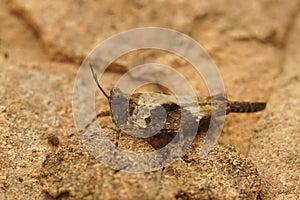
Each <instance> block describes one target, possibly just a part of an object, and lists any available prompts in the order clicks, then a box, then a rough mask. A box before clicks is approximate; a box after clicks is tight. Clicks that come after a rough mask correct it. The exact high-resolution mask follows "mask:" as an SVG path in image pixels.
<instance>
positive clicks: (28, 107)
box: [0, 0, 300, 199]
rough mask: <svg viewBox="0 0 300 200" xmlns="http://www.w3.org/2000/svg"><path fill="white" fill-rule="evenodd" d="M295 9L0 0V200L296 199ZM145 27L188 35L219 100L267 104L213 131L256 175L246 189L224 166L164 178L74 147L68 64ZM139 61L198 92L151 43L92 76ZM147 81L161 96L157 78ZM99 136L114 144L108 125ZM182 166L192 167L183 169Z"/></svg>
mask: <svg viewBox="0 0 300 200" xmlns="http://www.w3.org/2000/svg"><path fill="white" fill-rule="evenodd" d="M298 13H299V1H296V0H288V1H284V0H253V1H237V0H224V1H221V0H212V1H199V0H191V1H183V0H176V1H166V0H154V1H150V0H149V1H148V0H144V1H137V0H134V1H129V0H119V1H109V0H103V1H95V0H87V1H83V0H75V1H71V0H65V1H58V0H55V1H48V0H46V1H38V0H22V1H21V0H0V71H1V74H0V82H1V84H0V93H1V99H0V152H1V154H0V199H21V197H26V198H27V199H31V198H36V199H82V198H87V199H88V198H90V199H97V198H99V199H118V197H121V196H122V197H125V198H127V199H133V198H135V197H144V198H145V199H154V198H157V199H164V198H173V199H197V198H201V199H210V198H213V199H256V198H258V197H259V198H261V199H296V197H297V196H299V195H300V188H299V185H300V184H299V180H300V177H299V174H300V166H299V163H300V162H299V158H296V157H299V156H298V155H299V153H300V152H299V149H300V148H299V146H297V144H299V141H300V139H299V134H298V135H296V132H297V131H299V128H294V127H297V126H296V125H297V124H298V125H299V121H300V120H299V118H298V115H299V113H300V112H299V109H298V103H299V93H300V91H298V89H296V88H299V87H296V85H297V84H298V85H299V80H300V78H299V77H300V76H299V66H297V65H299V59H300V54H299V44H300V43H299V42H300V38H299V35H300V34H299V33H300V18H299V15H298ZM149 26H154V27H162V28H170V29H174V30H176V31H179V32H182V33H184V34H187V35H188V36H190V37H192V38H193V39H194V40H195V41H197V42H198V43H200V44H201V45H202V47H203V48H204V49H205V50H206V51H207V53H208V54H209V55H210V56H211V58H212V59H213V60H214V62H215V63H216V65H217V66H218V69H219V70H220V73H221V75H222V78H223V81H224V84H225V89H226V92H227V95H228V98H229V99H231V100H242V101H267V102H268V109H267V111H265V112H262V113H255V114H251V115H247V114H246V115H238V114H232V115H230V116H228V117H227V118H226V123H225V126H224V129H223V134H222V136H221V138H220V139H219V144H220V145H221V146H222V148H223V147H224V148H225V147H226V148H227V147H228V146H230V147H228V148H229V149H230V148H234V149H235V150H234V153H233V154H234V155H237V157H238V158H235V159H236V160H233V161H232V162H233V163H237V162H239V163H242V164H241V165H239V166H244V167H245V166H246V167H245V169H246V168H247V166H248V165H249V166H250V165H251V166H252V164H253V167H254V169H255V170H254V171H255V173H257V171H258V174H257V177H255V178H253V177H252V178H253V179H251V178H248V180H250V179H251V181H252V182H251V181H250V182H247V184H248V185H247V184H246V183H245V180H244V179H242V178H241V177H242V176H245V177H248V175H249V174H251V173H252V172H251V173H250V172H249V174H246V175H241V174H240V173H238V175H237V176H234V175H233V174H234V172H231V173H233V174H230V173H229V172H228V174H227V175H228V176H225V178H224V177H223V178H220V179H217V178H216V180H214V181H215V182H214V181H212V179H209V178H208V179H206V178H207V177H209V176H208V175H207V174H206V173H204V174H205V175H203V174H202V173H200V174H198V175H195V174H197V173H196V169H194V168H193V167H191V166H190V165H184V167H183V168H184V169H185V170H183V171H180V170H179V171H176V170H175V168H176V167H178V166H181V165H180V164H178V165H177V164H175V167H174V168H172V166H171V167H170V168H171V169H170V170H171V171H172V173H171V172H170V173H169V174H168V175H161V172H159V173H156V174H154V175H153V174H150V175H145V176H144V177H143V178H141V177H140V176H142V175H129V174H126V173H125V174H123V173H117V172H115V171H114V170H109V169H107V168H105V167H103V166H101V164H99V163H97V162H96V161H95V160H94V158H92V157H91V156H90V155H89V154H88V152H86V150H84V147H83V146H82V145H81V143H80V140H79V137H78V133H77V131H76V127H75V125H74V122H73V119H72V105H71V103H72V91H73V83H74V80H75V77H76V73H77V70H78V69H79V67H80V64H81V63H82V61H83V60H84V59H85V58H86V56H88V55H89V53H90V52H91V50H92V49H93V48H95V47H96V46H97V45H98V44H99V43H100V42H102V41H104V40H105V39H107V38H109V37H111V36H113V35H114V34H117V33H120V32H122V31H126V30H129V29H132V28H139V27H149ZM116 48H118V47H117V46H116ZM149 62H158V63H161V64H165V65H168V66H172V67H173V68H175V69H176V70H177V71H178V72H180V73H181V74H183V75H184V76H185V77H186V78H187V79H188V80H189V82H190V83H191V85H192V86H193V88H194V90H195V91H196V93H197V95H198V96H207V95H208V93H207V89H206V87H205V84H204V83H203V81H202V78H201V76H195V71H194V69H193V68H192V67H191V65H190V64H189V63H188V62H187V61H185V60H184V59H182V58H180V57H178V56H175V55H172V54H170V53H167V52H163V51H158V50H144V51H134V52H132V53H130V54H127V55H124V56H122V57H120V58H119V59H118V60H116V61H115V62H114V63H112V64H111V65H110V67H109V69H108V70H107V72H106V73H105V75H104V76H103V77H102V79H101V80H100V82H101V84H102V85H103V87H104V88H105V90H106V91H109V90H110V89H111V88H112V87H113V85H114V83H115V82H116V81H117V80H118V79H119V78H120V77H121V76H122V74H123V73H125V72H127V71H128V70H130V69H131V68H133V67H134V66H136V65H138V64H143V63H149ZM150 89H151V90H153V91H162V92H166V91H165V90H164V88H162V87H157V86H152V87H150ZM297 91H298V92H297ZM96 101H97V104H98V107H99V110H101V109H104V110H105V109H107V108H108V107H107V106H108V105H107V102H106V99H105V98H104V97H103V96H101V94H100V93H97V100H96ZM100 105H106V107H105V106H104V107H103V106H102V107H100ZM286 110H289V111H288V112H286ZM104 122H107V123H109V120H105V119H104ZM298 127H299V126H298ZM109 137H110V139H111V140H113V141H114V142H116V141H117V140H118V138H116V137H115V132H114V131H112V133H111V135H110V136H109ZM119 143H120V145H122V144H123V145H124V148H129V147H130V145H133V144H134V143H135V142H132V143H130V142H129V141H128V140H127V139H126V138H125V139H124V138H123V139H122V138H121V139H120V141H119ZM126 145H128V146H129V147H128V146H127V147H126ZM129 149H130V148H129ZM226 151H227V150H226ZM226 151H225V150H224V152H226ZM228 151H229V150H228ZM70 152H71V153H70ZM72 152H73V153H72ZM74 152H75V153H74ZM82 152H83V153H82ZM220 152H223V150H222V151H221V150H220ZM231 154H232V152H231V151H230V152H229V153H228V152H227V154H226V155H231ZM222 155H223V154H222ZM224 155H225V154H224ZM240 156H241V157H242V158H243V159H245V160H243V159H242V160H240V159H241V158H240ZM213 159H216V158H213ZM213 159H212V160H213ZM74 160H78V161H76V162H75V161H74ZM248 161H249V162H250V163H251V164H249V163H248ZM197 162H198V161H197ZM199 162H201V161H199ZM220 162H221V161H220ZM192 163H193V162H192ZM208 163H209V162H208ZM213 163H216V162H213ZM198 164H199V163H198ZM99 166H101V167H100V168H99ZM197 166H198V165H197ZM221 166H222V163H221V164H220V165H219V166H215V165H214V166H213V167H207V168H218V167H221ZM97 167H98V168H97ZM190 167H191V168H190ZM221 168H222V167H221ZM248 168H249V169H250V168H251V167H248ZM100 169H101V170H100ZM226 169H227V168H226ZM230 169H232V168H230ZM239 169H240V168H239ZM241 169H242V171H243V170H244V168H241ZM218 170H220V169H218ZM191 171H193V172H194V173H195V174H193V175H189V176H191V177H189V176H188V175H187V173H189V172H191ZM203 171H205V170H204V169H203ZM245 171H246V170H245ZM283 171H285V172H284V173H283ZM215 173H216V174H214V173H213V177H218V176H220V177H222V176H221V175H220V174H222V171H217V172H215ZM245 173H246V172H245ZM253 173H254V172H253ZM255 173H254V174H255ZM191 174H192V173H191ZM201 174H202V175H201ZM165 176H167V177H168V178H166V177H165ZM195 176H200V177H202V178H199V177H198V178H199V180H196V179H195ZM162 177H163V178H166V180H167V181H166V180H165V179H163V178H162ZM170 177H171V178H170ZM178 177H180V178H178ZM205 177H206V178H205ZM228 177H231V178H228ZM187 178H189V180H187ZM177 179H179V180H180V181H179V182H177ZM191 179H193V180H191ZM200 179H201V180H200ZM260 179H261V180H262V181H260ZM124 180H127V182H126V181H124ZM141 180H143V181H141ZM221 180H222V181H224V183H223V182H222V184H219V183H221ZM122 181H124V182H122ZM139 181H140V182H139ZM168 181H169V182H168ZM228 181H229V182H230V183H228ZM186 182H189V184H186ZM95 183H97V184H95ZM98 183H99V184H98ZM234 183H235V184H237V185H239V186H236V185H235V184H234ZM250 183H251V184H252V185H251V184H250ZM218 184H219V186H217V185H218ZM242 184H245V185H244V186H241V185H242ZM129 185H134V186H135V187H137V188H138V189H136V188H135V189H133V186H132V187H131V186H129ZM176 185H177V186H176ZM220 185H221V186H220ZM151 188H152V189H151ZM162 188H163V189H164V191H162ZM212 188H217V189H212ZM233 188H235V189H233ZM253 188H254V189H253ZM218 191H221V192H218ZM134 194H136V196H135V195H134ZM137 194H140V196H139V195H137ZM158 194H159V195H158ZM242 194H245V195H244V196H243V195H242ZM168 195H169V196H168Z"/></svg>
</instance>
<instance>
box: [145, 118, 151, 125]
mask: <svg viewBox="0 0 300 200" xmlns="http://www.w3.org/2000/svg"><path fill="white" fill-rule="evenodd" d="M145 122H146V124H147V126H148V125H149V124H150V123H151V117H146V118H145Z"/></svg>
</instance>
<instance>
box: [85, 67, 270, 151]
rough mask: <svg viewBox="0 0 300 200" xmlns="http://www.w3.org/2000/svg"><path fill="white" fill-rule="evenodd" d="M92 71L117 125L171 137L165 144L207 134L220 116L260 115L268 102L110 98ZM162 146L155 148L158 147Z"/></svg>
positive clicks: (142, 133) (140, 133)
mask: <svg viewBox="0 0 300 200" xmlns="http://www.w3.org/2000/svg"><path fill="white" fill-rule="evenodd" d="M91 70H92V73H93V77H94V79H95V82H96V83H97V85H98V87H99V89H100V90H101V92H102V93H103V94H104V95H105V96H106V97H107V98H108V100H109V104H110V110H111V113H110V114H111V115H112V118H113V121H114V123H115V124H116V125H117V126H118V127H119V128H120V129H122V130H124V131H125V132H131V133H132V134H133V135H135V136H138V137H141V138H148V140H149V138H150V139H151V138H152V139H154V140H155V138H156V139H159V140H160V141H161V140H162V138H163V137H165V136H170V138H169V139H168V141H165V143H168V142H169V141H170V140H171V139H172V138H173V137H174V136H175V135H176V134H177V133H179V132H180V133H181V134H183V135H184V136H188V135H190V134H191V135H192V134H194V132H195V131H197V132H202V131H206V130H207V129H208V127H209V125H210V122H211V121H213V122H217V119H216V118H218V117H219V116H224V115H226V114H229V113H230V112H236V113H251V112H257V111H261V110H263V109H264V108H265V107H266V103H265V102H238V101H228V100H227V98H226V97H225V96H224V95H214V96H212V97H204V98H197V99H195V98H192V97H176V96H175V95H167V94H162V93H154V92H148V93H134V94H132V95H129V94H126V93H123V92H122V91H121V90H120V89H119V88H113V89H112V90H111V92H110V96H109V95H107V94H106V93H105V92H104V90H103V89H102V88H101V86H100V85H99V83H98V80H97V76H96V74H95V73H94V71H93V68H92V67H91ZM107 114H108V113H107ZM99 116H100V115H99ZM212 117H213V118H212ZM216 124H217V123H216ZM217 125H218V124H217ZM215 126H216V125H215ZM213 128H216V127H213ZM178 135H179V134H178ZM163 145H164V144H159V145H156V148H160V147H161V146H163Z"/></svg>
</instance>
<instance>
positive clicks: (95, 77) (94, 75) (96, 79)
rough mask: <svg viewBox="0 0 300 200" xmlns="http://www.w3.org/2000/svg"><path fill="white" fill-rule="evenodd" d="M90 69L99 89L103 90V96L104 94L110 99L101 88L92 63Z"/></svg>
mask: <svg viewBox="0 0 300 200" xmlns="http://www.w3.org/2000/svg"><path fill="white" fill-rule="evenodd" d="M90 68H91V71H92V74H93V77H94V80H95V82H96V84H97V86H98V88H99V89H100V90H101V92H102V94H104V96H105V97H106V98H107V99H109V98H110V97H109V96H108V95H107V94H106V92H105V91H104V90H103V88H102V87H101V86H100V84H99V82H98V78H97V75H96V74H95V72H94V69H93V65H92V64H91V63H90Z"/></svg>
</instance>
